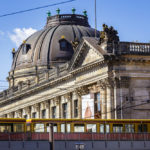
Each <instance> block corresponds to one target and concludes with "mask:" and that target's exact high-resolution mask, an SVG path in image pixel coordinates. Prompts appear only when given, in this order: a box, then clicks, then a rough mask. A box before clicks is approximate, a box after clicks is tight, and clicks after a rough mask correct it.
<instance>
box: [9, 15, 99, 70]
mask: <svg viewBox="0 0 150 150" xmlns="http://www.w3.org/2000/svg"><path fill="white" fill-rule="evenodd" d="M83 36H88V37H94V36H95V30H94V29H92V28H90V26H89V24H88V19H87V17H86V16H83V15H75V14H72V15H68V14H67V15H56V16H51V17H48V18H47V24H46V26H45V28H44V29H42V30H40V31H38V32H36V33H34V34H33V35H31V36H30V37H29V38H27V39H26V40H25V42H24V43H23V44H21V45H20V47H19V48H18V50H17V52H16V53H15V56H14V59H13V64H12V68H11V71H14V70H18V69H24V68H28V67H34V66H38V67H39V66H40V67H43V66H45V67H47V68H50V66H51V65H52V64H53V63H59V62H66V61H68V60H70V59H71V57H72V55H73V53H74V50H73V47H72V44H71V42H72V41H75V40H78V41H80V39H81V38H82V37H83ZM97 36H99V32H98V31H97Z"/></svg>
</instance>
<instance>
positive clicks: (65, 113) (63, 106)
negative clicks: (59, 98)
mask: <svg viewBox="0 0 150 150" xmlns="http://www.w3.org/2000/svg"><path fill="white" fill-rule="evenodd" d="M62 108H63V109H62V110H63V118H67V103H64V104H63V105H62Z"/></svg>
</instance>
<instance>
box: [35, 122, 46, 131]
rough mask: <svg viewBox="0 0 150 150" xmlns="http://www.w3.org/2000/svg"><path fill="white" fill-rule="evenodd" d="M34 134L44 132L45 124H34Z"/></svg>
mask: <svg viewBox="0 0 150 150" xmlns="http://www.w3.org/2000/svg"><path fill="white" fill-rule="evenodd" d="M34 132H44V124H43V123H36V124H34Z"/></svg>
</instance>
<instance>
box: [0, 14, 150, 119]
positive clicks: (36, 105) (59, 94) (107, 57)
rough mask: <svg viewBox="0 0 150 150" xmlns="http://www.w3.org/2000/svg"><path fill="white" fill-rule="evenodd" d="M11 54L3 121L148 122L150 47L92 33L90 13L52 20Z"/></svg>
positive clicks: (109, 31) (108, 31)
mask: <svg viewBox="0 0 150 150" xmlns="http://www.w3.org/2000/svg"><path fill="white" fill-rule="evenodd" d="M12 55H13V62H12V67H11V70H10V72H9V76H8V78H7V80H8V82H9V88H8V89H7V90H4V91H2V92H0V117H5V118H86V119H88V118H101V119H119V118H122V119H125V118H129V119H130V118H139V119H140V118H142V119H146V118H149V119H150V44H149V43H136V42H122V41H120V40H119V36H118V33H117V31H116V30H115V29H114V28H113V27H108V26H107V25H105V24H104V25H103V31H101V32H99V31H97V30H95V29H92V28H91V27H90V25H89V23H88V18H87V15H86V13H85V14H84V15H77V14H57V15H55V16H50V15H49V16H48V17H47V23H46V25H45V27H44V28H43V29H42V30H40V31H38V32H36V33H34V34H33V35H31V36H30V37H28V38H27V39H26V40H25V41H23V43H22V44H21V45H20V47H19V48H18V50H17V51H15V50H14V49H13V51H12Z"/></svg>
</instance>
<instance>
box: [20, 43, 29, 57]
mask: <svg viewBox="0 0 150 150" xmlns="http://www.w3.org/2000/svg"><path fill="white" fill-rule="evenodd" d="M30 49H31V45H30V44H26V43H25V44H23V49H22V54H23V55H25V54H27V53H28V51H29V50H30Z"/></svg>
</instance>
